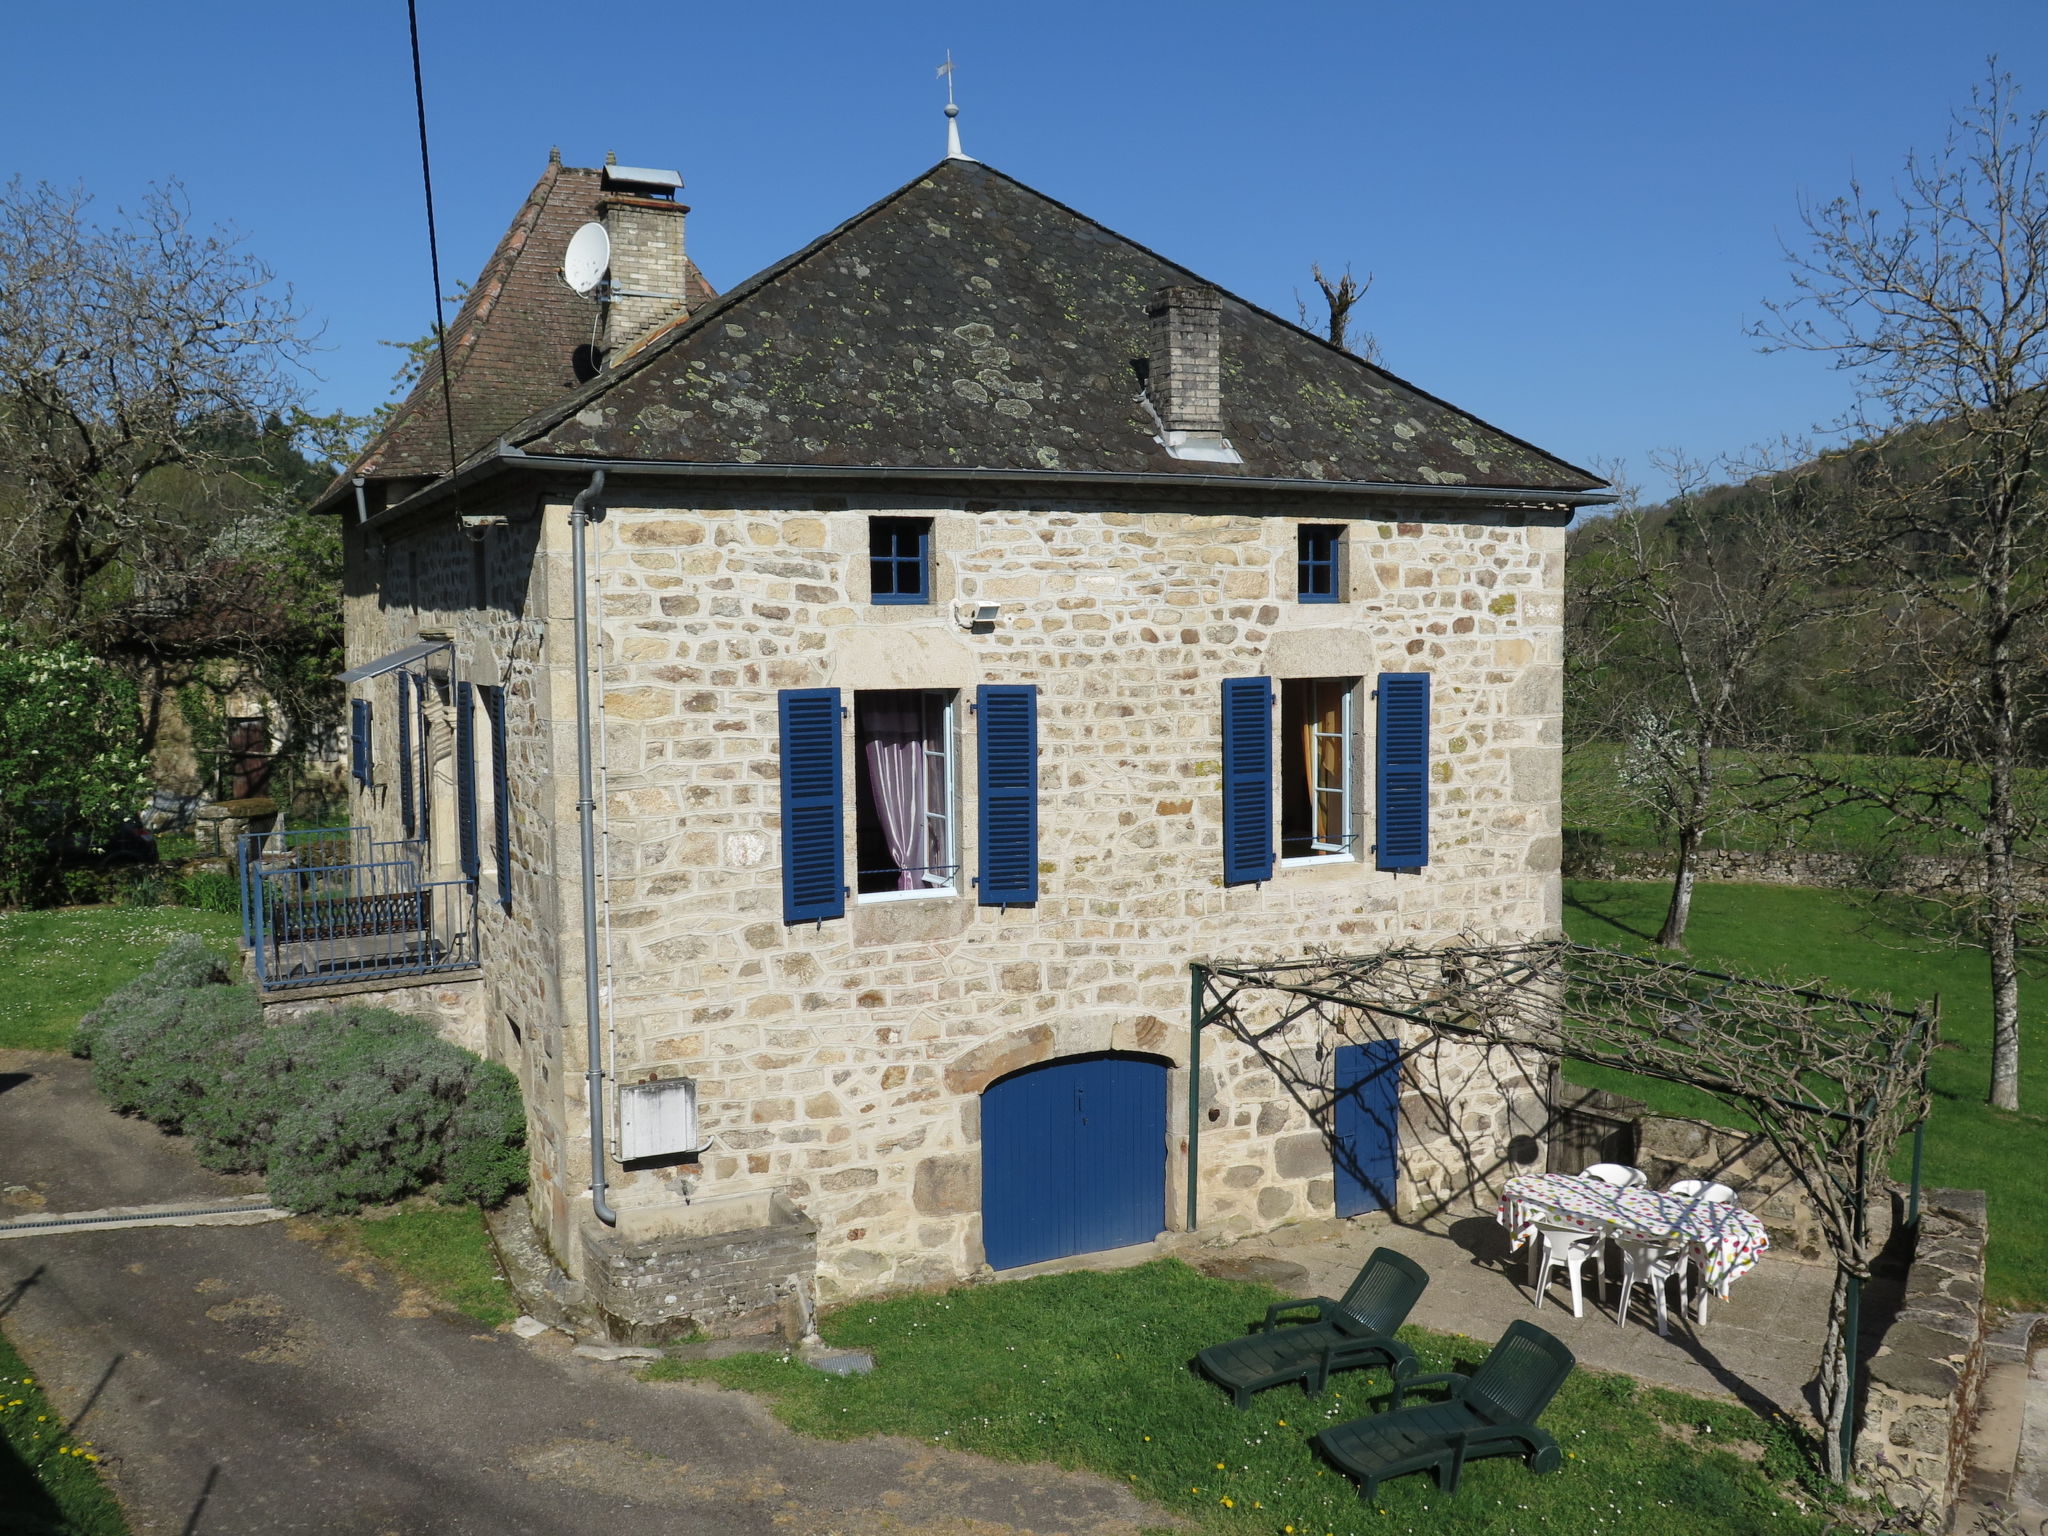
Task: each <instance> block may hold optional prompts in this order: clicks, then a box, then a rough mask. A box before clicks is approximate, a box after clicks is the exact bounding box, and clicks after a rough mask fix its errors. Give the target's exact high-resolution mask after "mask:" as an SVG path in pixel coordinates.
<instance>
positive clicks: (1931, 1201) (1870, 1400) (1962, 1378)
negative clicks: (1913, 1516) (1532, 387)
mask: <svg viewBox="0 0 2048 1536" xmlns="http://www.w3.org/2000/svg"><path fill="white" fill-rule="evenodd" d="M1986 1234H1987V1226H1986V1216H1985V1199H1984V1194H1983V1192H1982V1191H1981V1190H1974V1189H1972V1190H1961V1189H1930V1190H1927V1191H1926V1192H1925V1193H1924V1195H1923V1196H1922V1204H1921V1214H1920V1232H1919V1240H1918V1242H1917V1244H1916V1245H1915V1248H1914V1251H1913V1256H1912V1261H1911V1263H1910V1265H1909V1266H1908V1267H1907V1269H1906V1273H1905V1276H1904V1281H1903V1287H1904V1294H1903V1296H1902V1298H1901V1300H1900V1303H1899V1309H1898V1313H1897V1315H1896V1316H1895V1317H1894V1319H1893V1320H1892V1323H1891V1325H1890V1326H1889V1327H1888V1328H1887V1329H1886V1330H1885V1332H1884V1334H1883V1336H1882V1338H1880V1339H1879V1341H1878V1343H1877V1347H1876V1349H1875V1351H1874V1353H1873V1354H1872V1356H1871V1359H1870V1361H1869V1364H1868V1366H1867V1377H1868V1381H1867V1386H1866V1389H1865V1397H1864V1403H1863V1423H1862V1426H1861V1428H1860V1429H1859V1430H1858V1432H1857V1436H1856V1466H1857V1470H1858V1473H1859V1474H1860V1475H1861V1476H1863V1477H1866V1478H1869V1479H1871V1480H1872V1481H1873V1482H1876V1483H1878V1484H1879V1485H1880V1486H1883V1487H1885V1488H1887V1489H1889V1490H1891V1496H1892V1498H1893V1500H1894V1502H1900V1501H1904V1500H1910V1499H1912V1498H1914V1497H1915V1494H1914V1492H1913V1485H1918V1487H1919V1488H1920V1489H1921V1490H1922V1492H1921V1494H1920V1495H1919V1497H1921V1498H1922V1499H1923V1500H1924V1501H1925V1503H1926V1504H1927V1506H1928V1508H1929V1510H1930V1512H1932V1513H1934V1514H1936V1515H1938V1516H1939V1515H1942V1514H1944V1513H1945V1512H1946V1511H1947V1510H1948V1509H1949V1507H1950V1506H1952V1505H1953V1504H1954V1502H1955V1496H1956V1490H1957V1488H1958V1487H1959V1486H1960V1485H1961V1482H1962V1477H1963V1471H1964V1466H1965V1462H1966V1460H1967V1457H1968V1452H1969V1445H1970V1432H1971V1429H1972V1427H1973V1426H1974V1424H1975V1422H1976V1414H1977V1397H1978V1388H1979V1387H1980V1386H1981V1385H1982V1383H1983V1378H1984V1331H1985V1330H1984V1244H1985V1239H1986ZM1901 1479H1904V1480H1906V1481H1905V1482H1903V1483H1902V1482H1901V1481H1900V1480H1901ZM1930 1528H1931V1529H1942V1528H1944V1526H1943V1525H1942V1524H1941V1523H1939V1522H1937V1523H1936V1524H1934V1525H1932V1526H1931V1527H1930Z"/></svg>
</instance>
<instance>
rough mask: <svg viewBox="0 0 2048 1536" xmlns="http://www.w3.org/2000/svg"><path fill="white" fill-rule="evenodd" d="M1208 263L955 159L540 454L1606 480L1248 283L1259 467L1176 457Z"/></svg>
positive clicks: (1558, 483)
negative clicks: (1173, 292) (1152, 382)
mask: <svg viewBox="0 0 2048 1536" xmlns="http://www.w3.org/2000/svg"><path fill="white" fill-rule="evenodd" d="M1190 281H1194V282H1199V281H1200V279H1199V278H1196V277H1194V276H1193V274H1191V273H1189V272H1187V271H1186V270H1185V269H1184V268H1181V267H1178V266H1175V265H1174V264H1173V263H1171V262H1169V261H1166V260H1165V259H1164V258H1162V257H1160V256H1157V255H1155V254H1153V253H1152V252H1151V251H1148V250H1146V249H1145V248H1144V247H1142V246H1140V245H1137V244H1136V243H1134V242H1132V241H1129V240H1126V239H1124V238H1123V237H1122V236H1120V235H1117V234H1115V233H1114V232H1112V231H1110V230H1107V229H1105V228H1103V227H1102V226H1101V225H1099V224H1097V223H1095V222H1094V221H1092V220H1090V219H1087V218H1085V217H1083V216H1082V215H1080V214H1078V213H1076V212H1074V211H1073V210H1072V209H1070V208H1067V207H1064V206H1063V205H1061V204H1059V203H1056V202H1054V201H1053V200H1051V199H1050V198H1047V197H1044V196H1043V195H1041V194H1039V193H1037V192H1034V191H1032V190H1031V189H1030V188H1029V187H1026V186H1024V185H1023V184H1022V183H1020V182H1017V181H1015V180H1013V179H1012V178H1010V177H1008V176H1006V175H1004V174H1002V173H1001V172H1000V171H996V170H993V169H991V168H989V167H987V166H985V165H981V164H978V163H976V162H972V161H961V160H949V161H946V162H944V163H942V164H941V165H939V166H938V167H936V168H935V169H933V170H932V171H930V172H928V173H927V174H925V175H923V176H920V177H919V178H917V179H916V180H915V181H913V182H911V183H910V184H908V185H907V186H905V187H903V188H901V189H900V190H898V191H897V192H895V193H893V194H891V195H890V196H889V197H887V198H885V199H883V200H882V201H881V202H879V203H877V204H876V205H875V206H874V207H872V208H870V209H868V210H867V211H866V212H864V213H862V214H860V215H858V216H857V217H855V218H853V219H851V220H849V221H848V222H847V223H846V224H843V225H841V226H840V227H839V228H838V229H836V230H834V231H832V232H831V233H830V234H828V235H826V236H824V237H823V238H821V239H819V240H818V241H815V242H814V243H812V244H811V245H810V246H807V247H806V248H805V249H804V250H802V251H799V252H797V253H796V254H795V255H794V256H791V257H789V258H787V259H786V260H784V261H782V262H779V263H777V264H776V265H775V266H773V267H770V268H769V269H767V270H766V271H765V272H762V273H760V274H758V275H757V276H755V277H753V278H750V279H749V280H748V281H747V282H745V283H742V284H740V285H738V286H737V287H735V288H734V289H732V290H731V291H729V292H728V293H727V294H726V295H725V296H724V297H723V298H721V299H719V300H717V301H715V302H713V303H712V304H710V305H709V306H707V307H706V308H704V309H702V310H700V311H699V312H698V313H697V314H695V315H694V316H692V318H691V319H690V321H689V322H688V323H686V324H684V325H681V326H678V327H677V328H676V329H675V330H674V331H673V332H672V333H670V334H669V335H667V336H665V337H663V338H661V340H659V341H658V342H656V343H655V344H653V345H651V346H649V347H647V348H646V349H645V350H644V351H643V352H641V353H640V354H638V355H637V356H635V357H634V358H632V359H631V360H630V361H629V362H628V363H627V364H625V365H624V366H622V367H619V368H617V369H614V370H612V371H609V372H607V373H604V374H600V375H599V376H598V377H597V379H595V380H594V381H592V383H590V384H589V385H586V386H585V387H584V388H583V389H582V390H581V391H579V392H578V393H577V394H576V395H574V396H573V397H571V398H570V399H569V400H568V401H567V402H565V403H564V404H563V405H561V406H558V407H556V408H555V409H552V410H550V411H548V412H546V413H544V414H542V415H540V416H538V417H536V418H534V419H533V420H531V421H530V422H528V423H527V424H526V425H524V426H523V427H521V428H519V429H517V430H516V431H515V432H514V433H513V434H512V440H513V441H515V442H518V443H520V444H522V445H523V446H524V447H526V449H527V450H528V451H529V452H531V453H537V454H542V453H554V454H567V455H591V456H601V457H613V458H631V459H675V460H682V461H690V462H698V463H775V464H815V465H830V466H858V467H892V466H916V467H932V468H937V467H954V466H971V467H976V468H990V469H1029V470H1040V469H1046V468H1053V467H1057V468H1061V469H1068V470H1079V471H1097V472H1105V471H1106V472H1150V473H1161V474H1172V473H1183V472H1185V473H1196V474H1202V475H1214V474H1217V473H1219V472H1220V473H1232V472H1235V473H1238V474H1242V475H1247V476H1278V477H1283V478H1308V479H1324V480H1355V481H1369V482H1371V481H1377V482H1389V483H1398V484H1440V485H1466V486H1478V487H1485V486H1499V487H1519V488H1531V489H1555V490H1560V491H1572V490H1587V489H1592V488H1595V487H1597V486H1599V485H1600V484H1601V483H1602V482H1601V481H1600V480H1599V479H1598V478H1597V477H1595V476H1593V475H1591V474H1589V473H1587V472H1586V471H1585V470H1582V469H1579V468H1577V467H1576V466H1574V465H1571V464H1567V463H1565V462H1564V461H1562V460H1560V459H1557V458H1555V457H1553V456H1551V455H1549V454H1546V453H1544V452H1542V451H1541V450H1540V449H1537V448H1534V447H1532V446H1531V445H1529V444H1528V443H1525V442H1523V441H1521V440H1520V439H1518V438H1515V437H1511V436H1509V435H1508V434H1507V433H1505V432H1502V431H1500V430H1499V429H1497V428H1495V427H1491V426H1489V425H1487V424H1486V423H1485V422H1482V421H1480V420H1478V419H1477V418H1475V417H1472V416H1470V415H1467V414H1466V413H1464V412H1462V411H1460V410H1458V409H1456V408H1455V407H1453V406H1451V405H1448V404H1446V403H1445V402H1443V401H1441V400H1437V399H1435V398H1434V397H1432V396H1430V395H1427V394H1425V393H1423V392H1422V391H1420V390H1418V389H1416V388H1415V387H1414V386H1413V385H1410V384H1407V383H1405V382H1403V381H1402V380H1400V379H1398V378H1396V377H1394V376H1393V375H1392V374H1389V373H1386V372H1385V371H1383V370H1381V369H1377V368H1374V367H1372V366H1370V365H1368V364H1366V363H1364V362H1362V361H1360V360H1359V359H1358V358H1355V357H1353V356H1351V355H1350V354H1348V353H1344V352H1341V351H1339V350H1337V349H1336V348H1334V347H1331V346H1329V345H1328V344H1327V343H1325V342H1324V341H1322V340H1321V339H1320V338H1318V337H1316V336H1313V335H1311V334H1310V333H1308V332H1306V331H1303V330H1301V329H1300V328H1299V327H1297V326H1293V325H1290V324H1288V323H1287V322H1286V321H1284V320H1281V319H1279V318H1278V317H1276V316H1273V315H1271V314H1268V313H1266V312H1265V311H1263V310H1261V309H1258V308H1257V307H1256V306H1254V305H1251V304H1247V303H1245V302H1244V301H1242V300H1240V299H1237V298H1235V297H1233V296H1231V295H1229V294H1225V295H1224V300H1223V317H1222V319H1223V328H1222V344H1223V358H1222V364H1223V367H1222V381H1223V413H1224V419H1225V430H1226V432H1227V433H1228V435H1229V436H1230V439H1231V441H1232V442H1233V443H1234V444H1235V446H1236V447H1237V450H1238V452H1239V453H1240V454H1241V455H1242V456H1243V458H1244V464H1243V466H1242V468H1241V469H1237V470H1235V471H1232V470H1231V469H1230V468H1229V467H1228V466H1222V465H1217V464H1213V463H1190V462H1186V461H1181V460H1175V459H1172V458H1169V457H1168V456H1167V455H1166V454H1165V452H1164V451H1163V450H1162V449H1161V448H1160V447H1159V445H1158V444H1157V443H1156V442H1154V440H1153V430H1154V428H1153V424H1152V422H1151V420H1150V417H1149V416H1148V414H1147V413H1146V412H1145V410H1144V409H1143V408H1142V407H1141V406H1140V405H1139V404H1138V402H1137V399H1136V396H1137V380H1136V377H1135V374H1134V372H1133V369H1132V360H1133V359H1135V358H1140V357H1144V356H1146V355H1147V354H1148V353H1149V352H1150V350H1151V348H1152V339H1151V325H1150V322H1149V321H1148V320H1147V318H1146V309H1147V307H1148V305H1149V304H1150V303H1151V301H1152V298H1153V295H1154V293H1155V292H1156V290H1157V289H1159V288H1160V287H1162V286H1165V285H1167V284H1173V283H1187V282H1190Z"/></svg>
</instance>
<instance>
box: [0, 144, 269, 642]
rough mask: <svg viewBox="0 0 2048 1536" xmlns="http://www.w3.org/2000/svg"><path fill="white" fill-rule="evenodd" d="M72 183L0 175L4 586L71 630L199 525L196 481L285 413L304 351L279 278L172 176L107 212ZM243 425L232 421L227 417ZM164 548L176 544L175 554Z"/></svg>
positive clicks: (33, 617) (190, 540)
mask: <svg viewBox="0 0 2048 1536" xmlns="http://www.w3.org/2000/svg"><path fill="white" fill-rule="evenodd" d="M90 203H91V200H90V199H89V198H88V197H87V196H86V194H85V193H84V192H83V191H82V190H79V189H75V188H74V189H70V190H61V189H58V188H55V187H52V186H50V185H48V184H47V183H41V182H39V183H35V184H33V185H31V184H29V183H26V182H24V181H22V180H21V179H20V178H18V177H17V178H16V179H15V180H13V181H11V182H9V183H7V185H6V187H5V188H4V189H0V475H4V476H5V478H6V480H7V481H8V482H9V483H8V486H7V491H8V493H9V498H10V499H11V500H13V501H14V502H15V506H14V507H12V508H11V509H10V513H11V515H10V516H8V518H7V519H6V526H5V527H4V529H0V589H4V590H5V591H6V592H7V593H8V595H9V599H10V601H11V602H12V603H13V604H14V605H15V611H16V616H17V617H22V618H27V619H29V620H30V621H32V622H35V623H37V624H38V625H39V626H40V627H42V628H44V629H47V630H49V631H52V632H55V633H59V634H76V633H78V632H79V631H80V630H81V628H82V626H83V625H84V623H85V621H86V620H87V617H88V609H89V605H90V603H91V601H92V600H93V597H94V594H95V593H96V591H101V590H104V589H106V588H109V587H112V588H114V589H117V595H118V596H120V597H129V596H134V595H137V594H140V593H144V592H146V591H147V589H148V588H149V587H150V586H151V584H152V582H153V580H154V578H155V577H156V575H157V574H158V567H159V566H161V565H162V564H164V562H165V561H166V560H167V559H169V560H171V563H173V564H176V563H177V561H178V560H179V559H182V558H183V556H184V555H185V554H187V553H189V551H190V549H191V548H192V547H193V546H194V544H195V542H202V543H203V541H204V539H205V537H206V536H207V535H208V534H209V533H210V532H211V530H210V529H201V530H197V539H196V540H195V528H194V523H195V520H197V521H199V522H201V523H204V522H205V521H206V520H207V509H208V506H209V504H210V502H211V500H212V498H210V497H209V496H207V495H205V494H204V493H203V490H202V491H201V493H200V494H197V495H195V494H194V485H195V482H197V483H198V484H200V485H201V486H202V487H203V485H204V484H205V483H207V482H213V481H217V480H219V479H220V478H221V477H234V476H239V475H240V474H241V473H242V472H243V471H244V470H245V469H247V468H249V467H250V466H251V463H252V455H251V452H250V450H249V447H248V444H249V442H250V440H251V438H252V437H255V436H258V435H259V434H258V433H256V432H255V430H254V429H255V428H256V427H257V425H258V424H260V423H263V422H265V421H268V420H271V419H273V418H278V417H285V418H290V417H292V415H293V413H294V411H295V408H296V406H297V404H298V402H299V400H300V398H301V394H302V386H301V381H300V375H299V373H298V371H297V369H296V368H295V367H294V366H293V365H294V364H296V363H297V362H298V361H299V360H300V359H301V358H303V357H304V355H305V354H306V352H307V351H308V349H309V345H310V343H309V340H308V338H307V337H306V336H305V334H304V333H303V331H302V329H301V317H300V315H299V313H298V312H297V311H296V310H295V309H294V308H293V306H292V302H291V296H290V294H289V292H281V291H278V290H277V289H276V286H275V283H274V280H273V278H272V275H271V273H270V271H269V269H268V268H266V267H265V266H263V264H262V263H260V262H258V261H257V260H255V259H254V258H253V257H251V256H249V255H248V254H246V253H245V252H244V251H243V250H242V249H241V246H240V241H239V238H238V237H236V236H234V235H232V234H230V233H228V232H225V231H223V230H220V229H213V230H201V229H198V228H195V227H194V224H193V221H192V215H191V210H190V207H189V206H188V204H187V202H186V200H185V197H184V194H183V191H182V189H181V188H180V187H179V186H178V185H177V184H176V183H171V184H169V185H167V186H163V187H156V188H152V189H151V190H150V191H149V193H148V194H147V195H146V196H145V197H144V198H143V199H142V201H141V202H140V203H139V204H138V205H137V206H136V208H135V209H134V210H133V211H132V212H125V213H123V214H122V215H121V217H120V218H119V219H118V220H116V221H115V222H113V223H110V224H99V223H96V222H94V221H93V220H92V218H91V215H90ZM238 427H239V428H240V429H241V430H239V431H237V430H233V429H235V428H238ZM172 552H177V553H176V554H175V555H173V553H172Z"/></svg>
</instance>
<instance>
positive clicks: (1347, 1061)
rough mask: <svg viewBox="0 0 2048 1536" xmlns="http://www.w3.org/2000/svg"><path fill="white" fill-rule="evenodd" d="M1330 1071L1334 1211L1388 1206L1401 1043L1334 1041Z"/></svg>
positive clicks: (1396, 1161)
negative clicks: (1333, 1074)
mask: <svg viewBox="0 0 2048 1536" xmlns="http://www.w3.org/2000/svg"><path fill="white" fill-rule="evenodd" d="M1335 1069H1336V1088H1337V1096H1336V1099H1335V1101H1334V1110H1335V1113H1334V1121H1335V1124H1334V1125H1333V1127H1332V1129H1333V1130H1334V1132H1335V1136H1334V1145H1333V1146H1332V1148H1331V1161H1332V1164H1333V1166H1334V1170H1335V1173H1336V1200H1337V1214H1338V1215H1339V1216H1363V1215H1364V1214H1365V1213H1366V1212H1367V1211H1386V1210H1392V1209H1393V1208H1394V1194H1395V1190H1394V1183H1395V1180H1396V1178H1397V1177H1398V1175H1399V1170H1400V1145H1401V1047H1400V1045H1399V1044H1398V1043H1397V1042H1395V1041H1392V1040H1368V1041H1366V1042H1365V1043H1364V1044H1363V1045H1340V1046H1338V1047H1337V1052H1336V1061H1335Z"/></svg>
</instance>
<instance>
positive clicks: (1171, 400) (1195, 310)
mask: <svg viewBox="0 0 2048 1536" xmlns="http://www.w3.org/2000/svg"><path fill="white" fill-rule="evenodd" d="M1148 313H1149V315H1150V316H1151V319H1152V356H1151V358H1150V360H1149V362H1150V366H1149V369H1148V372H1147V377H1146V393H1147V394H1148V396H1149V397H1150V399H1151V402H1152V406H1153V409H1154V410H1155V411H1156V412H1157V413H1158V416H1159V425H1160V444H1161V446H1163V447H1164V448H1165V449H1166V451H1167V453H1168V454H1170V455H1171V456H1172V457H1174V458H1176V459H1201V460H1206V461H1208V462H1211V463H1218V464H1239V463H1242V462H1243V460H1242V459H1241V458H1239V457H1238V453H1237V450H1236V449H1235V448H1233V447H1232V446H1231V444H1230V439H1228V438H1227V437H1225V436H1224V435H1223V296H1222V295H1221V294H1219V293H1218V292H1217V291H1216V290H1215V289H1214V288H1204V287H1197V286H1193V285H1180V286H1172V287H1166V288H1161V289H1160V290H1159V292H1158V294H1157V296H1156V297H1155V298H1154V300H1153V304H1152V308H1151V309H1150V310H1149V311H1148Z"/></svg>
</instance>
